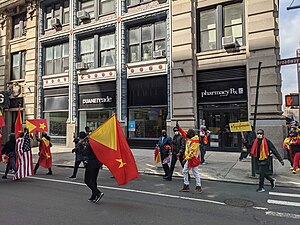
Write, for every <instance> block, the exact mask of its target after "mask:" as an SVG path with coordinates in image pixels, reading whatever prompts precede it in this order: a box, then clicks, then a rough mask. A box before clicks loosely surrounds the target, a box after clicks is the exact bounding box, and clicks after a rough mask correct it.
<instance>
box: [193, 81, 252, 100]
mask: <svg viewBox="0 0 300 225" xmlns="http://www.w3.org/2000/svg"><path fill="white" fill-rule="evenodd" d="M241 100H243V101H247V86H246V80H245V79H242V80H231V81H220V82H203V83H202V82H201V83H198V101H199V103H200V104H202V103H203V104H204V103H206V102H230V101H241Z"/></svg>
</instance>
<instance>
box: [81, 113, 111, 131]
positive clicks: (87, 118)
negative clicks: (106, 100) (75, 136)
mask: <svg viewBox="0 0 300 225" xmlns="http://www.w3.org/2000/svg"><path fill="white" fill-rule="evenodd" d="M113 111H115V110H112V109H111V110H93V111H81V112H80V120H79V121H80V125H79V131H84V128H85V127H86V126H88V127H89V128H90V129H91V130H92V131H94V130H96V129H97V128H98V127H99V126H100V125H101V124H103V123H104V122H105V121H106V120H107V119H108V118H109V117H110V116H111V115H112V113H113Z"/></svg>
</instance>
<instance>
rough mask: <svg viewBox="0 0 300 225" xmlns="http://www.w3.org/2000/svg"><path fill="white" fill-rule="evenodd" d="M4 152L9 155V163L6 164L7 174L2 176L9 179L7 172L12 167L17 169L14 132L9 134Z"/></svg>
mask: <svg viewBox="0 0 300 225" xmlns="http://www.w3.org/2000/svg"><path fill="white" fill-rule="evenodd" d="M2 154H5V155H7V156H8V158H9V159H8V163H7V165H6V169H5V174H4V175H3V176H2V179H7V174H8V171H9V170H10V168H12V169H13V170H14V171H15V172H16V171H17V167H16V137H15V134H14V133H11V134H10V135H9V140H8V141H7V142H6V143H5V145H4V147H3V150H2Z"/></svg>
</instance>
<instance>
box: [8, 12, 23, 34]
mask: <svg viewBox="0 0 300 225" xmlns="http://www.w3.org/2000/svg"><path fill="white" fill-rule="evenodd" d="M17 19H19V20H20V21H19V22H18V23H17V24H15V21H16V20H17ZM26 20H27V18H26V13H20V14H18V15H15V16H13V17H12V34H11V35H12V39H15V38H20V37H23V36H25V35H26V28H27V21H26ZM15 26H17V27H18V28H19V31H18V33H17V35H16V32H15Z"/></svg>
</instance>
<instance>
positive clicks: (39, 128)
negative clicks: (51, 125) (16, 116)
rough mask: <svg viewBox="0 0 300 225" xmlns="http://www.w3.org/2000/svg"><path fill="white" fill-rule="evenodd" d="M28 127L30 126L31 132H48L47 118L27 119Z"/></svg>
mask: <svg viewBox="0 0 300 225" xmlns="http://www.w3.org/2000/svg"><path fill="white" fill-rule="evenodd" d="M26 127H27V128H28V130H29V133H35V132H48V126H47V120H46V119H35V120H26Z"/></svg>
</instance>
